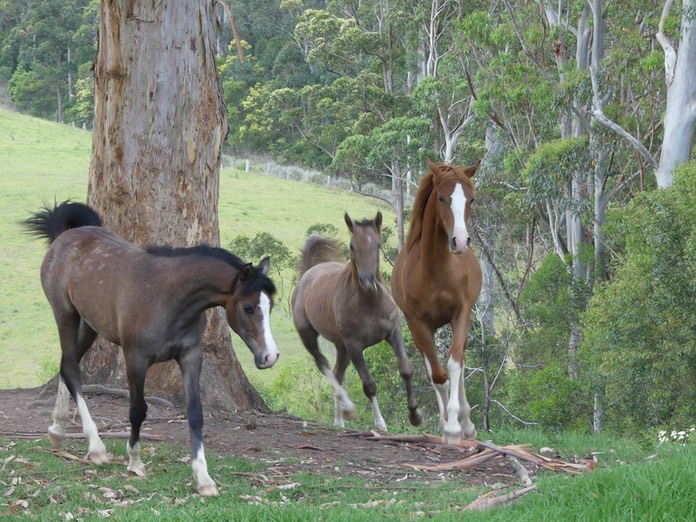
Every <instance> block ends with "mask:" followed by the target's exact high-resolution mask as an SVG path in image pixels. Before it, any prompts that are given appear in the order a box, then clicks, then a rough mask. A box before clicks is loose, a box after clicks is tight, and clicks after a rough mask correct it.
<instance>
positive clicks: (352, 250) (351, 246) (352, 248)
mask: <svg viewBox="0 0 696 522" xmlns="http://www.w3.org/2000/svg"><path fill="white" fill-rule="evenodd" d="M350 251H351V252H355V247H354V246H353V243H351V244H350Z"/></svg>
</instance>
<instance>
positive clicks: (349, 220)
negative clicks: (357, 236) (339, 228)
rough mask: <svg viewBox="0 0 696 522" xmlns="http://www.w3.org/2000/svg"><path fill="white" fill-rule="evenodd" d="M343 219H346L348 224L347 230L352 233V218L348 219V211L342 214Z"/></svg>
mask: <svg viewBox="0 0 696 522" xmlns="http://www.w3.org/2000/svg"><path fill="white" fill-rule="evenodd" d="M343 219H345V221H346V225H348V230H350V233H351V234H352V233H353V220H352V219H350V216H349V215H348V212H346V213H345V215H344V216H343Z"/></svg>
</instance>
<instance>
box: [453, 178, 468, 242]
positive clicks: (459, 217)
mask: <svg viewBox="0 0 696 522" xmlns="http://www.w3.org/2000/svg"><path fill="white" fill-rule="evenodd" d="M450 208H451V209H452V215H453V216H454V226H453V228H452V239H453V240H454V242H455V245H456V248H455V249H454V250H453V252H456V253H462V252H464V250H466V247H467V243H468V241H469V231H468V230H467V229H466V220H465V219H464V216H465V212H464V211H465V210H466V196H465V195H464V189H463V188H462V185H461V184H460V183H457V184H456V186H455V188H454V192H452V204H451V206H450Z"/></svg>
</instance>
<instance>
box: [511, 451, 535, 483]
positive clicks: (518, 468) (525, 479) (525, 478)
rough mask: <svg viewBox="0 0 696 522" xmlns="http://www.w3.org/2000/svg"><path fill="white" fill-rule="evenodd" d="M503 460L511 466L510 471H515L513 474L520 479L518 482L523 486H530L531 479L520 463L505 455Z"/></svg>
mask: <svg viewBox="0 0 696 522" xmlns="http://www.w3.org/2000/svg"><path fill="white" fill-rule="evenodd" d="M505 458H506V459H507V461H508V462H509V463H510V465H511V466H512V469H514V470H515V473H517V476H518V477H519V478H520V482H521V483H522V484H523V485H524V486H531V485H532V479H530V478H529V472H528V471H527V468H525V467H524V466H523V465H522V464H520V461H519V460H517V459H516V458H515V457H513V456H512V455H505Z"/></svg>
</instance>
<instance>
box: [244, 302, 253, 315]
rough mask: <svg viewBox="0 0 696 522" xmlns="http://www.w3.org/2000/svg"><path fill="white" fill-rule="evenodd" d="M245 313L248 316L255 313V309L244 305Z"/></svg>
mask: <svg viewBox="0 0 696 522" xmlns="http://www.w3.org/2000/svg"><path fill="white" fill-rule="evenodd" d="M244 312H245V313H247V314H253V313H254V307H253V306H251V305H248V304H247V305H244Z"/></svg>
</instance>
